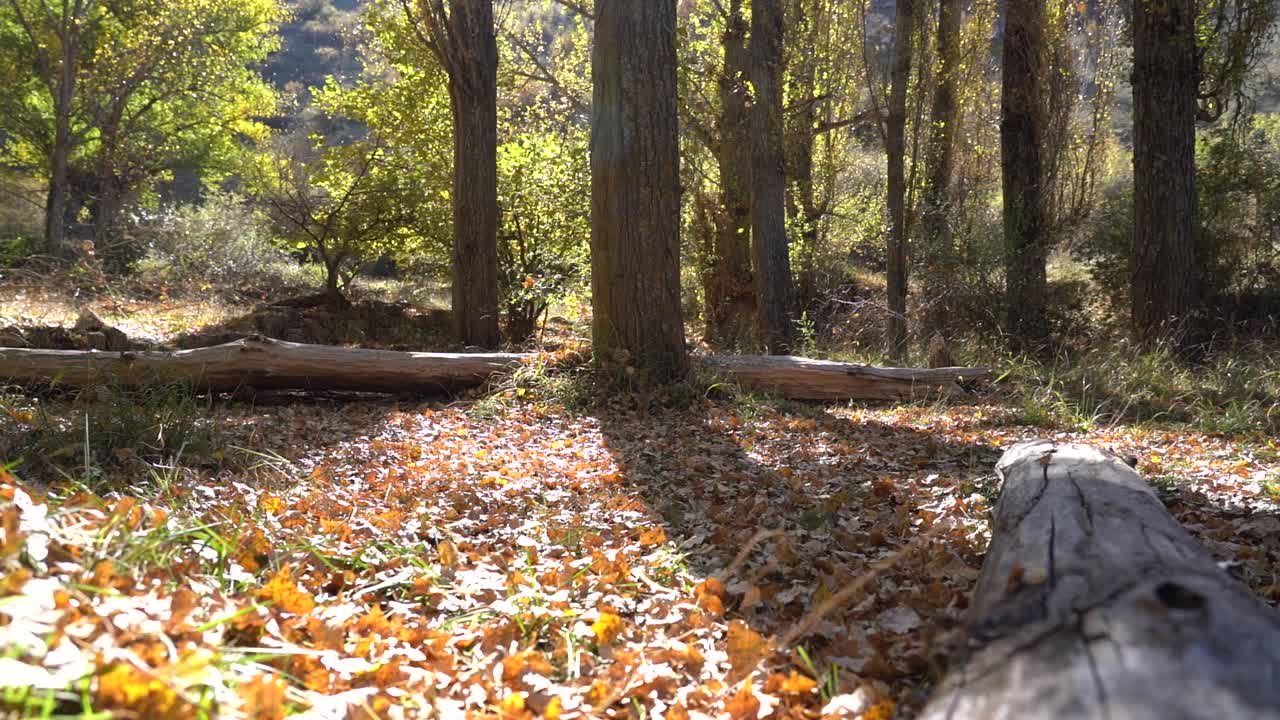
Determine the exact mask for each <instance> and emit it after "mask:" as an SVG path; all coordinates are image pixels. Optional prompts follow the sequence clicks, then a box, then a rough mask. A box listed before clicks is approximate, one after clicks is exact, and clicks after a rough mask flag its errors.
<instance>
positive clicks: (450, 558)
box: [436, 540, 458, 570]
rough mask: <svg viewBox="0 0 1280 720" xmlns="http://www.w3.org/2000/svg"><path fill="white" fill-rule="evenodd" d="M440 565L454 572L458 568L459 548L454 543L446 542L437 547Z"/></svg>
mask: <svg viewBox="0 0 1280 720" xmlns="http://www.w3.org/2000/svg"><path fill="white" fill-rule="evenodd" d="M436 552H437V553H438V554H439V560H440V565H441V566H443V567H446V568H449V569H450V570H452V569H453V568H456V567H458V547H457V546H456V545H454V544H453V542H452V541H449V540H444V541H442V542H441V543H440V544H439V545H438V546H436Z"/></svg>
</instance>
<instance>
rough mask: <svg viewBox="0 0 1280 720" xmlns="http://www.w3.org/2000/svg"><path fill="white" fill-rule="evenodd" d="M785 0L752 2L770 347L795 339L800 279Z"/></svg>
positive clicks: (764, 315)
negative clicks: (794, 242) (787, 133)
mask: <svg viewBox="0 0 1280 720" xmlns="http://www.w3.org/2000/svg"><path fill="white" fill-rule="evenodd" d="M782 25H783V22H782V1H781V0H754V2H752V3H751V84H752V85H753V86H754V89H755V99H754V103H753V105H752V120H751V155H752V159H751V230H752V246H753V247H752V249H753V256H754V258H755V280H756V294H757V297H758V299H759V318H760V328H761V334H762V336H763V337H764V341H765V345H766V347H767V348H768V350H769V352H770V353H772V354H775V355H785V354H787V353H788V352H790V351H791V346H792V344H793V343H794V336H795V330H794V318H793V316H792V315H793V313H794V306H795V295H796V293H795V283H794V280H793V279H792V277H791V261H790V258H789V256H788V250H787V223H786V171H785V167H784V162H785V158H784V149H783V118H782V81H781V78H782V62H783V27H782Z"/></svg>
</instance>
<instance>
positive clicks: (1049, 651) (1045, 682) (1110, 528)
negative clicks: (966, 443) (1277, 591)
mask: <svg viewBox="0 0 1280 720" xmlns="http://www.w3.org/2000/svg"><path fill="white" fill-rule="evenodd" d="M997 472H998V474H999V475H1000V476H1001V477H1002V478H1003V481H1004V487H1003V490H1002V492H1001V495H1000V501H999V503H998V505H997V507H996V512H995V524H994V529H993V536H992V541H991V547H990V549H989V550H988V552H987V557H986V561H985V562H984V564H983V569H982V575H981V577H980V579H979V581H978V585H977V588H976V589H975V591H974V597H973V602H972V604H971V607H970V618H969V619H970V622H969V625H968V633H969V635H968V645H967V647H966V649H965V650H963V651H961V657H960V658H958V663H955V664H953V668H952V670H951V671H950V673H949V674H948V675H947V677H946V678H945V679H944V681H943V683H942V684H941V686H940V687H939V689H938V691H937V692H936V693H935V694H934V696H933V698H932V700H931V701H930V702H929V704H928V706H927V707H926V708H925V710H924V712H923V713H922V715H921V718H925V719H927V720H940V719H942V718H948V719H957V720H958V719H960V718H1019V719H1021V720H1035V719H1037V718H1055V719H1057V720H1061V719H1064V718H1110V719H1111V720H1129V719H1134V720H1136V719H1143V720H1147V719H1150V720H1157V719H1160V720H1165V719H1167V718H1197V719H1198V718H1203V719H1204V720H1210V719H1212V720H1219V719H1221V718H1280V612H1277V611H1276V610H1275V609H1274V608H1271V607H1269V606H1267V605H1265V604H1263V603H1262V602H1261V601H1260V600H1258V599H1257V598H1256V597H1254V596H1253V595H1252V594H1251V593H1250V592H1249V590H1248V589H1247V588H1246V587H1245V586H1243V585H1242V584H1241V583H1239V582H1238V581H1237V580H1235V579H1234V578H1232V577H1231V576H1230V575H1229V574H1228V573H1226V572H1225V571H1224V570H1222V569H1221V568H1219V566H1218V565H1217V564H1216V563H1215V562H1214V559H1213V558H1212V557H1211V556H1210V555H1209V553H1208V552H1207V551H1206V550H1205V549H1204V548H1203V547H1202V546H1201V545H1200V544H1199V543H1197V542H1196V541H1195V540H1194V539H1193V538H1192V537H1191V536H1190V535H1188V534H1187V532H1186V531H1185V530H1184V529H1183V528H1182V527H1181V526H1180V525H1179V524H1178V523H1177V521H1175V520H1174V519H1173V518H1172V517H1170V515H1169V513H1168V512H1167V511H1166V510H1165V508H1164V506H1163V505H1162V504H1161V503H1160V501H1159V499H1157V497H1156V496H1155V494H1154V493H1153V492H1152V491H1151V489H1150V488H1149V487H1148V486H1147V485H1146V483H1144V482H1143V481H1142V479H1141V478H1140V477H1139V476H1138V474H1137V472H1135V471H1134V470H1133V469H1132V468H1131V467H1129V466H1128V465H1127V464H1126V463H1125V462H1124V461H1122V460H1121V459H1120V458H1118V457H1116V456H1114V455H1111V454H1109V453H1106V452H1104V451H1101V450H1098V449H1096V448H1092V447H1088V446H1082V445H1054V444H1053V443H1050V442H1035V443H1027V444H1023V445H1019V446H1017V447H1015V448H1013V449H1011V450H1010V451H1009V452H1007V453H1006V454H1005V456H1004V458H1003V459H1001V461H1000V463H999V465H998V466H997Z"/></svg>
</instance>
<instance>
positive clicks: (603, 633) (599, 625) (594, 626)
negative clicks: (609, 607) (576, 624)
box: [591, 612, 623, 645]
mask: <svg viewBox="0 0 1280 720" xmlns="http://www.w3.org/2000/svg"><path fill="white" fill-rule="evenodd" d="M622 628H623V622H622V618H620V617H618V616H617V615H614V614H613V613H611V612H602V613H600V619H599V620H596V621H595V622H593V623H591V632H593V633H595V635H596V640H598V641H600V643H601V644H602V645H609V644H611V643H612V642H613V641H614V639H615V638H617V637H618V633H620V632H622Z"/></svg>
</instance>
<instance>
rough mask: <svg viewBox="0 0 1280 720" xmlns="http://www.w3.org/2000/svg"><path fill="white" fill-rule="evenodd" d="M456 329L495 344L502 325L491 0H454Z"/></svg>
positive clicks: (471, 341) (477, 343)
mask: <svg viewBox="0 0 1280 720" xmlns="http://www.w3.org/2000/svg"><path fill="white" fill-rule="evenodd" d="M451 8H452V10H451V13H450V17H449V22H450V25H451V31H450V32H449V37H450V39H451V40H450V42H451V43H452V44H451V45H450V48H449V50H450V55H451V58H452V61H451V63H450V64H449V65H448V66H449V67H451V68H452V69H451V71H450V73H449V101H450V105H451V107H452V111H453V335H454V339H455V340H456V341H457V342H460V343H462V344H463V345H467V346H474V347H485V348H492V347H497V345H498V344H499V343H500V342H501V341H502V338H501V335H500V334H499V332H498V85H497V82H498V80H497V78H498V45H497V37H496V35H495V30H494V25H493V2H492V0H451Z"/></svg>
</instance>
